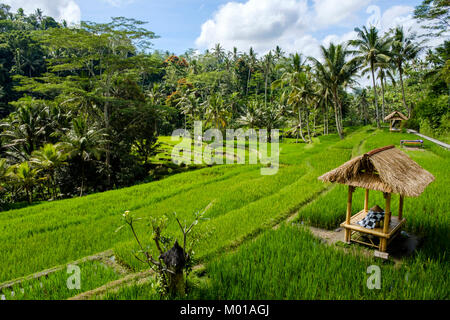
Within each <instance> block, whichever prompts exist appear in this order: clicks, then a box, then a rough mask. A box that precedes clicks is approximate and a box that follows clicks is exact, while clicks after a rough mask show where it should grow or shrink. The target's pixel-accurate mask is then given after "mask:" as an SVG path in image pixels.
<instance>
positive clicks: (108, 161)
mask: <svg viewBox="0 0 450 320" xmlns="http://www.w3.org/2000/svg"><path fill="white" fill-rule="evenodd" d="M106 97H109V89H108V92H107V93H106ZM103 112H104V117H105V129H106V132H107V133H108V134H109V117H110V115H109V103H108V102H106V103H105V106H104V110H103ZM108 140H109V139H108ZM105 165H106V184H107V187H108V188H109V187H110V186H111V172H110V170H109V168H110V165H111V150H110V145H109V141H108V142H107V143H106V159H105Z"/></svg>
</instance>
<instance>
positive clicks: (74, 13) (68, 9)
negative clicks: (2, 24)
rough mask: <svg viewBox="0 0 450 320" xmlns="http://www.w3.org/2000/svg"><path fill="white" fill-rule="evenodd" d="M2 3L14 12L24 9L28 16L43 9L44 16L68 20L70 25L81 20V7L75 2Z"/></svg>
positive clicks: (12, 0) (15, 0)
mask: <svg viewBox="0 0 450 320" xmlns="http://www.w3.org/2000/svg"><path fill="white" fill-rule="evenodd" d="M2 2H3V3H5V4H7V5H10V6H11V9H12V10H13V11H16V10H17V9H19V8H22V9H23V10H24V11H25V13H27V14H30V13H33V12H34V11H35V10H36V9H41V10H42V11H43V13H44V15H46V16H51V17H53V18H54V19H56V20H58V21H61V20H66V21H67V23H69V24H76V23H79V22H80V18H81V10H80V7H79V6H78V4H77V3H76V2H75V1H74V0H33V1H30V0H3V1H2Z"/></svg>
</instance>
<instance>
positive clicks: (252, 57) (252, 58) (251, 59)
mask: <svg viewBox="0 0 450 320" xmlns="http://www.w3.org/2000/svg"><path fill="white" fill-rule="evenodd" d="M247 63H248V78H247V92H246V93H245V95H246V96H248V90H249V87H250V79H251V78H252V70H253V69H254V68H255V65H256V53H255V50H253V48H252V47H250V50H249V52H248V61H247Z"/></svg>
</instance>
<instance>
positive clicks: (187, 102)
mask: <svg viewBox="0 0 450 320" xmlns="http://www.w3.org/2000/svg"><path fill="white" fill-rule="evenodd" d="M177 107H179V108H180V111H181V113H182V114H184V130H185V132H186V130H187V116H188V115H190V116H191V118H192V119H194V118H195V112H196V111H197V107H198V99H197V98H196V97H195V92H190V91H189V90H186V91H185V92H184V93H183V94H182V96H181V98H179V99H178V103H177Z"/></svg>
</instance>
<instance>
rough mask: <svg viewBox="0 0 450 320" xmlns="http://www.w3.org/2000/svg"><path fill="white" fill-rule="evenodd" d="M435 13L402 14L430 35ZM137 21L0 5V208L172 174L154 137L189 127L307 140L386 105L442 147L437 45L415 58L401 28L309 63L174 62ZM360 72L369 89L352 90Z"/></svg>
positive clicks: (374, 118) (218, 55) (249, 59)
mask: <svg viewBox="0 0 450 320" xmlns="http://www.w3.org/2000/svg"><path fill="white" fill-rule="evenodd" d="M447 7H448V5H447V4H446V3H445V2H441V1H428V0H427V1H424V3H423V4H422V5H421V6H419V7H418V8H417V10H416V17H417V18H418V19H420V20H421V21H422V22H423V23H424V24H425V25H430V26H432V27H433V28H435V29H436V28H438V29H439V28H440V29H439V30H442V28H443V27H445V23H446V22H445V17H446V14H447V13H446V9H448V8H447ZM434 18H438V19H441V20H439V21H440V22H439V23H438V24H437V25H435V23H436V19H435V20H432V19H434ZM143 25H144V22H142V21H138V20H134V19H127V18H123V17H118V18H113V19H112V21H111V22H110V23H94V22H82V23H81V24H80V25H78V26H70V27H69V26H67V24H65V23H64V22H63V23H57V22H56V21H55V20H54V19H53V18H51V17H47V16H45V15H44V14H43V13H42V12H41V11H40V10H37V11H36V12H35V13H34V14H30V15H26V14H24V12H23V10H19V11H18V12H17V13H13V12H11V11H10V8H9V7H8V6H6V5H1V6H0V28H1V30H2V32H1V35H0V118H2V120H0V159H4V160H2V162H1V164H2V165H1V166H2V169H1V170H0V197H1V198H0V210H1V209H3V210H4V209H8V208H11V207H14V206H13V204H18V203H22V202H25V201H27V202H28V203H32V202H33V201H46V200H55V199H60V198H67V197H73V196H82V195H84V194H89V193H93V192H98V191H106V190H110V189H115V188H120V187H124V186H130V185H133V184H136V183H139V182H143V181H150V180H155V179H158V178H159V177H161V176H162V175H164V174H167V173H168V172H169V170H167V169H168V168H170V169H171V171H177V170H173V169H174V168H173V167H172V166H171V165H170V164H167V165H166V163H168V162H170V159H167V160H169V161H165V162H164V161H163V163H161V161H158V160H156V161H155V155H157V154H161V153H163V152H164V148H163V149H162V150H161V149H160V148H159V147H161V146H160V145H158V144H157V139H158V136H159V135H169V134H170V133H171V132H172V131H173V130H174V129H176V128H184V129H186V130H192V126H193V122H194V121H202V124H203V128H205V129H208V128H218V129H220V130H225V128H241V127H242V128H255V129H258V128H264V129H267V130H268V131H269V132H270V131H271V130H272V129H276V128H279V129H283V131H284V135H285V136H288V137H289V136H290V137H295V138H296V141H300V139H301V141H303V142H305V143H311V142H312V141H313V138H314V137H316V136H319V135H322V134H324V135H326V134H328V133H330V132H337V133H338V134H339V136H340V138H341V139H342V138H343V132H344V127H345V126H348V125H359V124H364V125H367V124H369V123H377V125H378V127H380V126H381V124H382V122H383V119H384V117H385V116H386V115H387V114H388V113H390V112H392V111H393V110H400V111H402V112H404V113H405V114H407V115H410V120H409V121H408V123H407V124H406V126H407V127H410V128H414V129H420V130H421V131H422V132H423V133H426V134H428V135H432V136H436V137H439V138H442V139H444V140H446V141H448V127H449V115H448V111H449V108H448V101H449V100H448V99H449V97H448V85H449V69H448V68H449V65H448V61H449V59H448V56H449V48H450V46H449V42H448V41H446V42H445V43H444V44H443V45H441V46H439V47H437V48H435V49H434V50H430V51H428V52H425V51H424V49H425V46H426V43H424V42H423V41H422V39H419V38H417V37H415V35H414V34H412V33H410V32H409V31H408V30H404V29H403V28H402V27H397V28H396V29H394V30H390V31H389V32H387V33H386V34H380V33H379V31H378V30H377V29H376V28H374V27H370V28H366V27H363V28H360V29H359V28H357V29H356V31H357V32H358V33H357V37H356V38H355V39H353V40H351V41H349V42H348V43H341V44H333V43H332V44H330V45H329V46H328V47H322V48H321V57H304V56H302V54H301V53H295V54H286V53H285V52H283V51H282V49H281V48H280V47H276V48H275V49H274V50H272V51H269V52H268V53H266V54H264V55H261V56H258V54H257V53H256V52H255V51H254V50H253V49H250V50H249V52H240V51H238V49H237V48H234V49H233V50H232V51H228V52H227V51H226V50H224V49H223V48H222V47H221V46H220V44H217V45H216V46H215V47H214V48H212V49H210V50H206V51H205V52H204V53H202V54H197V53H195V52H194V51H192V50H188V51H187V52H186V53H185V54H183V55H180V56H176V55H174V54H171V53H169V52H165V53H163V52H159V51H155V50H151V40H152V39H154V38H156V37H157V35H155V34H154V33H153V32H151V31H149V30H147V29H145V28H143ZM436 30H437V29H436ZM366 74H367V75H369V77H370V78H371V82H372V87H371V88H369V87H368V88H359V86H360V85H359V84H358V81H359V79H361V78H360V77H361V76H362V77H364V76H365V75H366ZM349 89H353V92H352V93H350V91H349ZM87 177H89V178H87Z"/></svg>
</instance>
